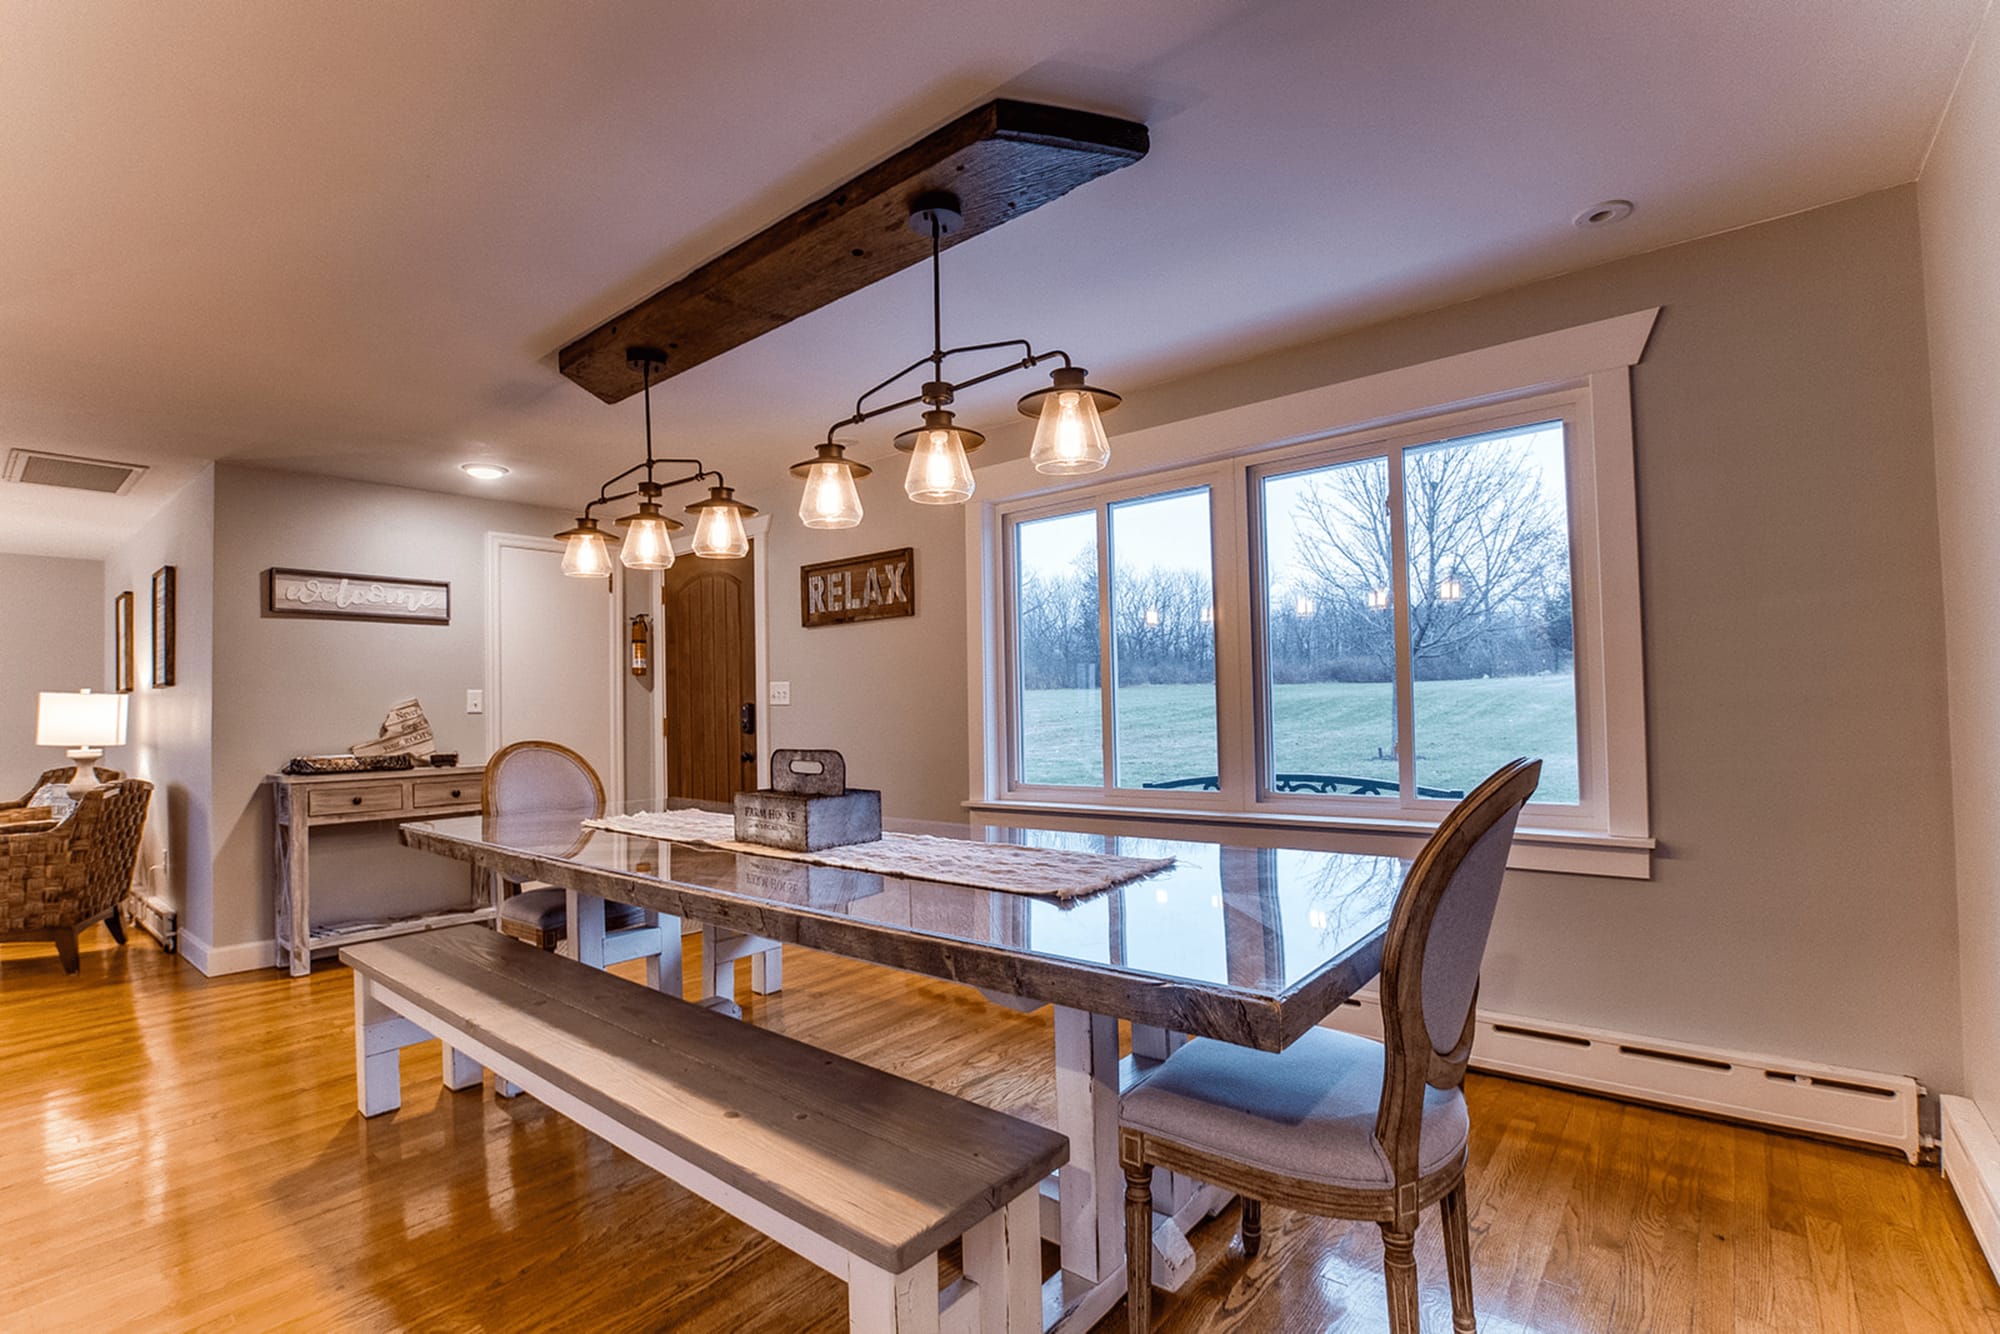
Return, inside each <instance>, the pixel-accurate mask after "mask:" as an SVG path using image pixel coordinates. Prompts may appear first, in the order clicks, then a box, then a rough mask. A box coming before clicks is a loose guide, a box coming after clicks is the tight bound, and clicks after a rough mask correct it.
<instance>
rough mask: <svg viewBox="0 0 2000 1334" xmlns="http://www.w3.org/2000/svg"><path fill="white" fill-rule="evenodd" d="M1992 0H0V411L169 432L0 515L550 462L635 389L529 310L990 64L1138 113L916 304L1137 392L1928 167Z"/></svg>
mask: <svg viewBox="0 0 2000 1334" xmlns="http://www.w3.org/2000/svg"><path fill="white" fill-rule="evenodd" d="M1985 4H1986V0H1895V2H1894V3H1883V2H1880V0H1878V2H1877V3H1865V4H1846V5H1827V4H1821V3H1811V2H1809V0H1760V2H1757V3H1749V4H1745V3H1743V2H1742V0H1676V3H1674V4H1669V5H1624V4H1605V3H1603V0H1517V2H1516V3H1513V4H1509V5H1506V6H1487V5H1466V4H1460V3H1450V2H1449V0H1422V2H1411V0H1402V2H1393V0H1381V2H1379V3H1378V2H1376V0H1360V2H1357V3H1328V2H1327V0H1299V2H1296V3H1262V4H1260V3H1248V2H1247V0H1208V2H1207V3H1200V4H1196V3H1181V4H1162V3H1160V2H1159V0H1099V2H1096V3H1090V2H1088V0H982V3H980V4H977V5H969V4H954V5H943V4H936V3H917V2H916V0H899V2H893V3H892V2H887V0H818V2H816V3H813V4H801V3H797V0H787V2H785V3H768V2H766V0H729V2H728V3H716V2H712V0H676V3H674V4H672V5H661V4H654V3H640V2H636V0H635V2H632V3H626V2H624V0H620V2H618V3H610V2H607V0H577V2H573V3H556V2H554V0H549V2H547V3H543V2H540V0H523V2H521V3H503V0H483V2H481V3H473V2H470V0H423V3H417V4H406V5H394V6H391V5H367V6H355V5H349V4H341V3H336V2H333V0H327V2H326V3H302V2H301V0H236V2H232V3H222V2H220V0H200V2H196V0H189V2H188V3H180V4H173V5H162V4H158V3H157V2H156V0H94V2H90V3H84V2H79V3H34V2H32V0H0V449H4V448H6V447H11V446H17V445H25V446H33V447H38V448H47V449H55V450H60V451H65V452H70V453H76V454H83V455H88V456H91V457H98V458H115V459H123V460H128V461H133V462H142V463H148V464H151V465H153V472H152V473H151V474H150V475H149V476H148V478H147V479H146V481H145V482H144V483H142V484H141V486H140V487H139V488H138V489H137V490H136V491H135V492H134V493H133V495H131V496H129V497H125V498H123V499H119V500H106V499H104V498H100V497H94V496H82V495H76V494H73V493H68V492H61V491H54V490H50V489H48V488H43V487H29V486H24V485H19V484H6V483H0V550H14V551H44V552H50V553H58V554H63V553H66V554H79V555H87V554H100V553H102V552H103V551H105V550H107V549H109V548H110V547H111V546H112V545H113V544H115V542H116V541H117V539H118V537H119V536H120V535H121V534H122V533H125V532H128V531H130V529H131V527H132V526H133V525H134V524H135V523H137V522H138V521H140V520H141V519H142V518H143V517H144V516H145V514H146V513H148V512H149V511H150V510H151V508H153V507H154V506H156V505H157V504H158V503H160V501H161V500H162V499H163V498H164V497H165V496H166V495H167V494H170V493H171V491H172V490H173V489H174V487H175V486H177V485H178V484H179V482H180V481H181V480H182V479H184V478H185V477H186V476H188V475H190V474H191V473H192V472H193V471H194V470H195V469H196V468H198V467H199V465H200V462H201V461H202V460H206V459H214V458H226V459H236V460H241V461H250V462H258V463H265V464H271V465H275V466H280V467H286V468H297V469H304V470H310V471H315V472H325V473H332V474H338V475H342V476H350V477H358V478H367V479H372V480H378V481H387V482H398V483H404V484H408V485H412V486H421V487H430V488H434V489H438V490H457V491H465V492H477V493H481V494H498V495H504V496H507V497H510V498H516V499H524V500H537V501H545V502H548V503H551V504H562V505H569V504H572V503H574V499H575V498H576V497H577V496H578V495H579V493H582V492H584V491H586V490H592V491H594V488H595V484H596V481H597V480H598V478H599V477H600V476H602V475H603V474H606V473H609V472H612V471H615V470H617V469H618V468H621V467H623V466H625V465H626V464H627V463H629V462H630V459H631V456H632V453H633V451H634V449H635V448H636V447H637V441H638V431H639V410H640V408H639V402H638V400H637V399H631V400H628V401H627V402H626V403H623V404H620V405H617V406H611V407H607V406H605V405H604V404H601V403H599V402H598V401H597V400H596V399H595V398H593V397H591V396H590V395H589V394H588V393H586V392H585V391H583V390H582V389H579V388H577V387H575V386H573V385H571V384H570V383H569V382H568V381H566V380H564V379H563V378H562V377H561V376H559V375H558V374H557V373H556V371H555V369H554V364H555V359H554V352H555V349H556V348H557V347H559V346H560V345H561V344H562V343H564V342H566V341H567V340H568V339H570V338H572V337H574V336H575V335H577V334H579V333H581V332H583V331H584V330H586V329H588V328H590V327H592V326H593V325H595V324H597V323H598V322H600V321H601V320H603V319H604V318H606V317H608V316H610V315H612V314H614V313H616V312H617V311H619V310H621V309H623V308H624V307H625V306H627V305H628V304H630V303H631V302H633V301H634V300H636V299H638V298H640V297H643V296H645V295H647V294H648V293H650V292H652V291H654V290H656V289H658V288H659V287H662V286H664V285H665V284H666V283H668V282H670V281H672V280H673V279H674V278H676V277H678V276H680V275H681V274H682V273H684V272H686V271H687V270H688V269H690V268H692V267H694V266H695V265H697V264H699V263H700V262H702V261H703V260H705V259H707V258H709V257H710V256H712V255H714V254H716V253H718V252H719V251H721V250H724V249H727V248H728V247H729V246H730V245H732V244H734V243H735V242H736V241H738V240H741V239H742V238H743V237H745V236H747V235H749V234H751V233H752V232H755V231H756V230H758V229H759V228H761V227H762V226H764V225H765V224H767V223H769V222H771V221H773V220H774V219H776V218H778V217H780V216H782V215H783V214H784V213H786V212H788V211H789V210H790V209H792V208H794V207H796V206H797V205H799V204H801V203H803V202H805V201H806V200H808V199H810V198H812V197H814V196H815V195H817V194H819V193H821V192H822V191H824V190H825V189H827V188H829V187H830V186H832V185H834V184H837V183H838V182H839V181H841V180H843V179H845V178H846V177H848V176H850V175H852V174H854V173H855V172H856V171H858V170H859V169H861V168H863V167H865V166H868V165H870V164H871V163H873V162H875V161H877V160H879V159H880V158H882V157H884V156H886V155H887V154H888V153H890V152H892V151H893V150H895V149H896V148H898V147H900V146H902V145H903V144H906V143H908V142H910V141H912V140H914V139H916V138H919V137H921V136H922V135H923V134H924V133H926V132H927V131H929V130H931V129H932V128H934V127H936V126H937V125H939V124H941V123H943V122H944V121H946V120H948V119H950V118H951V117H952V116H954V115H956V114H958V113H959V112H962V111H964V110H966V109H968V108H970V107H972V106H975V105H977V104H979V103H981V102H983V101H985V100H987V99H988V98H990V97H992V96H994V95H995V94H996V93H1003V92H1004V93H1009V94H1013V95H1017V96H1026V97H1033V98H1038V99H1041V100H1047V101H1056V102H1064V103H1068V104H1071V105H1076V106H1081V107H1086V108H1089V109H1093V110H1101V111H1108V112H1113V113H1117V114H1122V115H1127V116H1131V117H1134V118H1137V119H1143V120H1145V121H1147V122H1148V123H1149V124H1150V125H1151V127H1152V131H1153V151H1152V153H1151V155H1150V156H1149V157H1147V158H1146V159H1145V160H1144V161H1143V162H1141V163H1139V164H1138V165H1136V166H1134V167H1131V168H1128V169H1127V170H1125V171H1122V172H1119V173H1116V174H1115V175H1113V176H1110V177H1107V178H1105V179H1103V180H1101V181H1098V182H1095V183H1093V184H1091V185H1088V186H1085V187H1083V188H1082V189H1080V190H1078V191H1077V192H1076V193H1074V194H1072V195H1070V196H1068V197H1067V198H1064V199H1062V200H1059V201H1057V202H1056V203H1054V204H1051V205H1049V206H1047V207H1045V208H1043V209H1041V210H1039V211H1037V212H1035V213H1033V214H1030V215H1028V216H1027V217H1025V218H1023V219H1021V220H1019V221H1017V222H1014V223H1011V224H1009V225H1008V226H1007V227H1005V228H1003V229H1001V230H999V231H996V232H993V233H990V234H988V235H986V236H984V237H980V238H976V239H975V240H973V241H971V242H969V243H967V244H966V245H964V246H963V247H961V248H959V249H956V250H954V251H952V252H951V253H950V254H949V255H948V256H947V259H946V264H945V301H946V307H945V333H946V338H947V340H948V341H949V340H956V341H975V340H983V339H986V338H995V337H1018V336H1027V337H1030V338H1032V339H1034V340H1035V341H1036V342H1037V343H1038V344H1044V345H1060V346H1064V347H1066V348H1068V349H1069V350H1071V351H1072V352H1073V353H1075V354H1076V355H1077V357H1078V359H1079V360H1080V361H1081V362H1082V363H1083V364H1085V365H1088V366H1089V367H1090V368H1091V370H1092V371H1093V377H1092V378H1093V379H1094V380H1096V381H1098V382H1100V383H1103V384H1106V385H1108V386H1111V387H1114V388H1118V389H1120V390H1122V391H1124V392H1126V393H1127V394H1128V395H1129V394H1130V393H1131V392H1132V390H1133V389H1134V388H1135V387H1137V386H1143V385H1145V384H1147V383H1149V382H1155V381H1159V380H1162V379H1165V378H1169V377H1172V376H1174V375H1178V374H1182V373H1185V372H1187V371H1190V370H1194V369H1197V368H1199V367H1201V366H1203V365H1207V364H1212V363H1216V362H1221V361H1230V360H1236V359H1238V358H1240V357H1242V356H1244V355H1246V354H1248V353H1252V352H1255V351H1257V350H1259V349H1262V348H1266V347H1271V346H1276V345H1279V344H1282V343H1286V342H1290V341H1294V340H1296V339H1299V338H1302V337H1306V336H1312V335H1317V334H1322V333H1328V332H1332V331H1335V330H1337V329H1341V328H1348V327H1354V326H1357V325H1359V324H1362V323H1365V322H1369V321H1372V320H1376V319H1380V318H1384V317H1387V316H1391V315H1394V314H1397V313H1401V312H1405V311H1409V310H1414V309H1420V308H1425V307H1431V306H1435V305H1438V304H1441V303H1444V302H1449V301H1455V300H1460V299H1463V298H1466V297H1469V296H1473V295H1476V294H1478V293H1481V292H1486V291H1492V290H1497V289H1501V288H1505V287H1509V286H1512V285H1515V284H1518V283H1521V282H1524V281H1528V280H1531V279H1533V278H1536V277H1540V276H1544V275H1547V274H1551V273H1555V272H1560V271H1564V270H1569V269H1575V268H1578V267H1581V266H1584V265H1587V264H1590V263H1595V262H1598V261H1600V260H1604V259H1609V258H1613V257H1616V256H1619V255H1624V254H1630V253H1635V252H1637V251H1641V250H1647V249H1652V248H1655V247H1658V246H1661V245H1665V244H1670V243H1673V242H1676V241H1680V240H1686V239H1689V238H1692V237H1696V236H1700V235H1705V234H1708V233H1712V232H1716V231H1720V230H1724V229H1727V228H1730V227H1736V226H1741V225H1744V224H1747V223H1751V222H1755V221H1758V220H1761V219H1765V218H1770V217H1774V216H1777V215H1781V214H1784V213H1788V212H1793V211H1796V210H1799V209H1804V208H1809V207H1812V206H1814V205H1818V204H1823V203H1828V202H1831V201H1833V200H1836V199H1841V198H1845V197H1849V196H1852V195H1856V194H1860V193H1864V192H1866V191H1869V190H1874V189H1879V188H1883V187H1886V186H1889V185H1894V184H1898V183H1901V182H1904V181H1908V180H1911V179H1912V178H1914V177H1915V176H1916V174H1917V172H1918V170H1919V168H1920V165H1921V163H1922V160H1923V155H1924V152H1925V150H1926V148H1927V146H1928V144H1929V142H1930V138H1931V135H1932V132H1933V130H1934V128H1935V126H1936V124H1937V121H1938V118H1939V116H1940V114H1941V112H1942V110H1943V108H1944V105H1945V103H1946V100H1947V99H1948V97H1949V95H1950V91H1951V87H1952V82H1953V79H1954V77H1955V76H1956V74H1957V71H1958V69H1959V66H1960V64H1961V62H1962V60H1963V57H1964V55H1965V52H1966V50H1967V48H1968V46H1969V43H1970V41H1971V37H1972V34H1973V31H1974V29H1975V27H1976V25H1977V23H1978V20H1979V17H1980V14H1981V12H1982V11H1983V9H1984V8H1985ZM1617 196H1623V197H1628V198H1631V199H1634V200H1636V201H1637V202H1638V205H1639V209H1638V212H1637V213H1636V214H1635V215H1634V216H1633V218H1632V219H1631V220H1630V221H1628V222H1626V223H1623V224H1621V225H1619V226H1617V227H1613V228H1609V229H1605V230H1602V231H1595V232H1588V233H1586V232H1581V231H1578V230H1577V229H1575V228H1573V227H1572V226H1571V225H1570V222H1569V219H1570V217H1571V215H1572V214H1573V213H1575V212H1576V211H1577V210H1579V209H1581V208H1583V207H1584V206H1586V205H1588V204H1591V203H1593V202H1595V201H1597V200H1600V199H1605V198H1609V197H1617ZM927 287H928V281H927V277H926V275H924V274H923V273H922V271H921V270H911V271H908V272H905V273H903V274H901V275H898V276H897V277H895V278H892V279H890V280H889V281H887V282H884V283H881V284H878V285H877V286H876V287H874V288H871V289H869V290H867V291H864V292H861V293H858V294H856V295H854V296H852V297H849V298H847V299H845V300H843V301H840V302H837V303H835V304H834V305H831V306H829V307H827V308H825V309H824V310H821V311H819V312H816V313H815V314H813V315H811V316H808V317H807V318H805V319H802V320H799V321H796V322H794V323H793V324H791V325H789V326H787V327H786V328H784V329H782V330H779V331H778V332H776V333H774V334H772V335H770V336H768V337H766V338H764V339H761V340H759V341H758V342H756V343H753V344H750V345H748V346H746V347H743V348H739V349H737V350H736V351H734V352H731V353H729V354H728V355H727V356H724V357H721V358H718V359H717V360H715V361H712V362H709V363H708V364H706V365H703V366H701V367H698V368H696V369H694V370H692V371H690V372H689V373H687V374H686V375H684V376H681V377H679V378H676V379H674V380H672V381H669V382H668V383H667V384H665V385H664V386H662V387H661V388H660V389H658V390H656V391H655V398H654V407H655V411H656V415H657V416H658V419H659V420H660V421H661V422H662V423H664V424H665V427H666V429H665V430H664V432H663V433H662V434H663V443H664V444H667V445H670V446H673V447H674V452H682V453H689V452H699V453H701V454H702V455H704V456H706V457H708V458H710V459H711V460H712V461H713V462H715V463H718V464H719V465H720V466H722V467H724V468H725V469H729V470H730V471H732V472H735V473H737V474H738V475H739V476H741V477H743V478H745V479H750V478H756V479H758V480H759V484H760V485H761V486H764V487H766V488H768V487H769V486H771V485H772V483H770V482H769V481H768V477H769V471H770V469H771V468H772V467H773V466H774V465H777V464H782V463H787V462H790V461H791V460H792V459H794V458H803V457H805V456H806V455H807V454H808V453H810V445H811V442H812V441H813V440H815V439H816V438H818V437H819V436H820V435H821V434H822V433H823V432H824V430H825V426H826V423H827V422H828V421H830V420H832V419H833V418H835V417H838V416H842V415H844V414H845V413H846V412H847V411H849V410H850V408H851V405H852V402H853V397H854V395H855V393H856V392H858V391H859V390H860V389H861V388H863V387H865V386H867V385H868V384H871V383H873V382H874V381H875V380H877V379H879V378H880V377H881V376H882V375H885V374H887V373H888V372H890V371H892V370H894V369H895V368H897V367H898V366H901V365H903V364H904V363H905V362H907V361H909V360H910V359H912V358H913V357H916V356H919V355H921V354H922V353H923V352H924V351H925V350H926V347H927V345H928V344H927V339H928V335H929V328H928V323H929V321H928V310H927V307H926V299H927V296H928V291H927ZM1031 378H1032V377H1028V376H1022V377H1019V379H1020V380H1021V381H1028V380H1030V379H1031ZM1036 382H1037V383H1039V381H1036ZM1029 387H1032V385H1030V384H1027V383H1016V382H1015V381H1013V380H1009V381H1008V382H1007V387H1006V388H1005V389H1004V390H996V391H995V392H994V393H992V394H991V395H988V396H982V397H981V398H979V399H977V400H974V401H971V402H969V403H967V404H964V405H963V406H965V407H966V409H967V410H966V411H965V413H964V414H963V415H964V416H965V417H966V418H967V419H968V420H969V421H971V422H972V423H973V424H978V423H979V422H980V421H981V420H988V421H1004V420H1007V419H1009V418H1011V408H1010V406H1009V402H1010V400H1011V397H1012V396H1013V395H1014V394H1017V393H1019V392H1022V391H1023V390H1025V389H1026V388H1029ZM909 424H911V423H908V422H900V421H899V422H896V423H895V424H894V425H889V424H887V423H886V422H885V423H882V424H880V426H881V429H879V430H871V431H867V432H864V433H863V449H862V454H863V456H864V457H867V456H872V455H878V454H880V453H883V452H886V450H885V448H884V447H885V444H886V441H887V438H888V436H889V435H891V434H893V433H894V432H895V431H896V430H899V429H903V428H904V427H905V426H907V425H909ZM1113 424H1114V425H1115V422H1114V423H1113ZM481 456H490V457H492V458H494V459H497V460H499V461H502V462H504V463H506V464H508V465H509V466H511V467H512V468H513V469H514V473H513V475H512V476H510V477H509V478H507V479H505V480H504V481H502V482H500V483H497V484H492V485H482V484H479V483H475V482H472V481H470V480H469V479H467V478H465V477H463V476H462V475H461V474H459V473H458V471H457V469H456V465H457V464H458V463H460V462H462V461H464V460H466V459H470V458H475V457H481ZM732 480H734V479H732ZM889 485H890V486H893V485H894V478H893V476H892V477H891V478H890V480H889ZM746 498H747V499H750V500H751V501H752V502H753V503H758V504H761V505H763V506H765V507H767V508H776V509H779V510H786V509H789V508H790V506H791V505H792V504H793V503H794V497H792V496H791V495H790V494H785V495H775V494H773V495H764V494H756V495H750V496H747V497H746Z"/></svg>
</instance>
